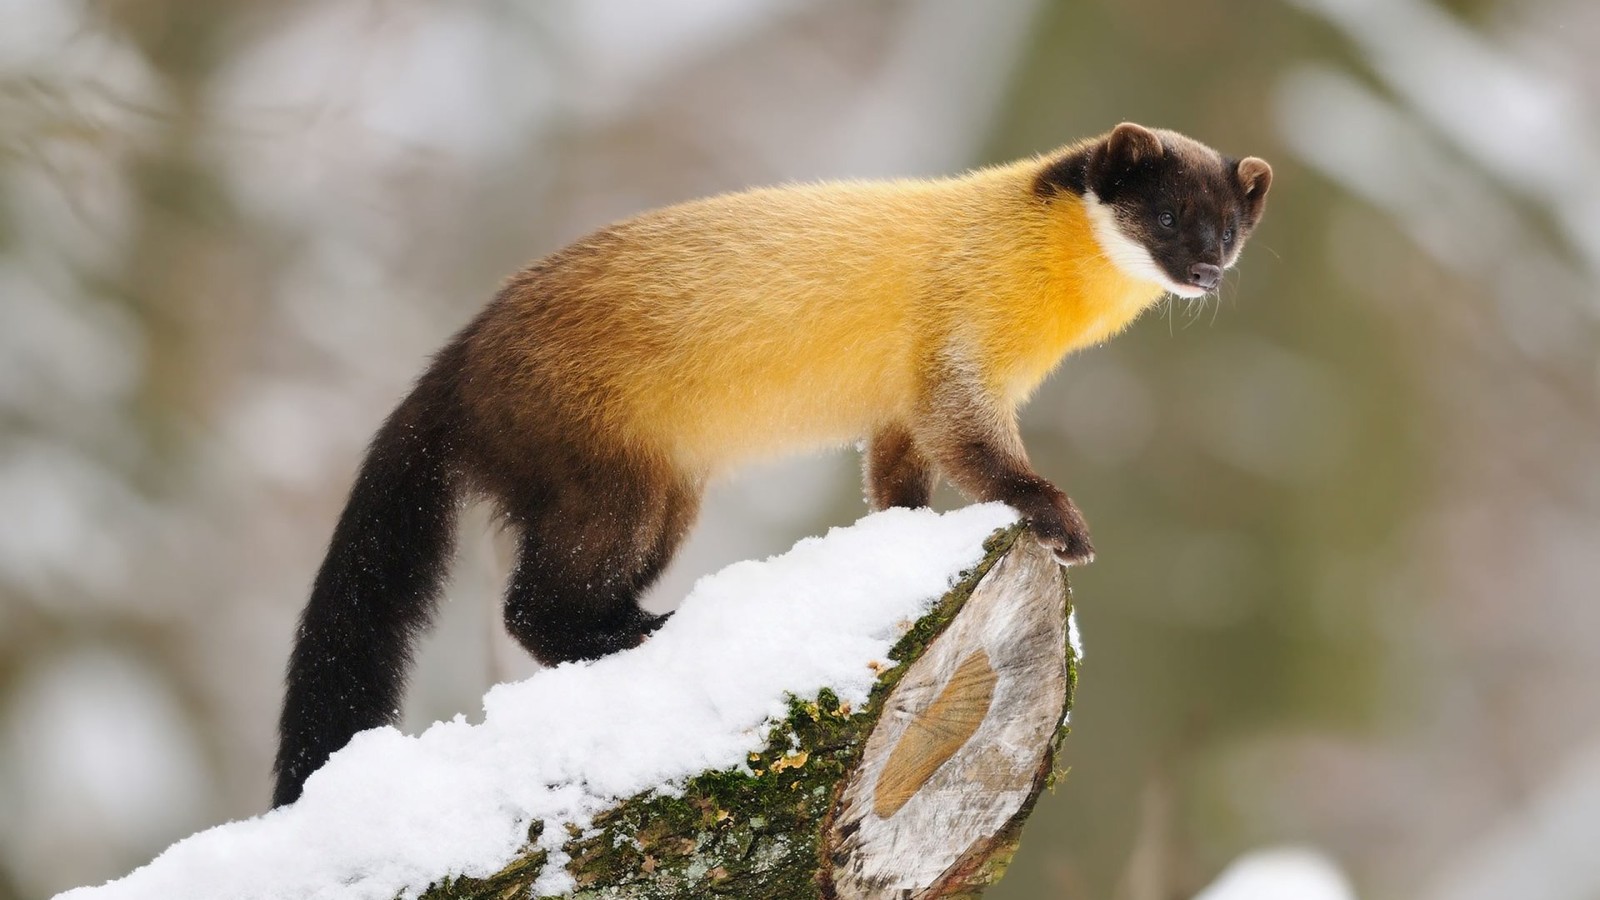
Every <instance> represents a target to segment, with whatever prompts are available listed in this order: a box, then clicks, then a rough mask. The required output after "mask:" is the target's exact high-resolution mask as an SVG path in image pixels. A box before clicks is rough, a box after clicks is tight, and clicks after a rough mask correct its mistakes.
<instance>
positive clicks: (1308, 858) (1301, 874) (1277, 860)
mask: <svg viewBox="0 0 1600 900" xmlns="http://www.w3.org/2000/svg"><path fill="white" fill-rule="evenodd" d="M1194 900H1356V895H1355V891H1353V890H1351V889H1350V882H1349V881H1347V880H1345V877H1344V873H1343V872H1341V871H1340V870H1339V867H1338V866H1337V865H1335V864H1334V862H1333V860H1331V859H1329V858H1328V857H1326V856H1324V855H1323V854H1322V853H1320V852H1318V851H1316V850H1312V849H1308V848H1302V847H1276V848H1273V849H1270V850H1257V851H1255V852H1254V853H1247V854H1245V855H1244V856H1241V857H1239V858H1238V859H1236V860H1234V861H1233V863H1232V865H1229V866H1228V868H1226V869H1224V870H1223V872H1222V875H1221V876H1219V877H1218V878H1217V880H1216V882H1214V883H1213V884H1212V885H1211V886H1210V887H1208V888H1206V889H1205V890H1203V891H1201V892H1200V894H1199V895H1198V896H1196V897H1195V898H1194Z"/></svg>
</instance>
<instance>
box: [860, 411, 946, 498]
mask: <svg viewBox="0 0 1600 900" xmlns="http://www.w3.org/2000/svg"><path fill="white" fill-rule="evenodd" d="M936 477H937V473H936V472H935V471H934V468H933V463H931V462H929V461H928V457H927V456H925V455H923V453H922V451H921V450H919V449H917V445H916V443H915V442H914V441H912V439H911V432H910V431H909V430H907V429H906V428H904V427H902V426H899V425H891V426H889V427H887V428H884V429H882V430H880V431H879V432H878V433H877V434H875V435H873V436H872V445H871V446H870V447H869V448H868V449H867V459H866V481H867V498H868V500H869V501H870V502H871V503H872V508H873V509H889V508H890V507H893V506H905V507H909V508H911V509H917V508H919V507H923V506H927V505H928V499H929V498H930V497H931V496H932V495H933V485H934V481H935V479H936Z"/></svg>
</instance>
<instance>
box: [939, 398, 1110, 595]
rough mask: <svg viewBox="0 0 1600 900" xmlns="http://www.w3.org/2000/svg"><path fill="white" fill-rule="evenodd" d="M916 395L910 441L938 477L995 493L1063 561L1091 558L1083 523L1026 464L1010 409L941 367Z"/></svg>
mask: <svg viewBox="0 0 1600 900" xmlns="http://www.w3.org/2000/svg"><path fill="white" fill-rule="evenodd" d="M933 383H934V384H937V385H938V386H939V387H938V390H937V391H936V392H935V393H933V394H931V395H930V396H928V397H925V398H923V402H922V404H921V407H922V408H921V409H920V410H919V413H920V414H919V416H918V427H917V431H916V435H915V438H916V445H917V446H919V447H921V448H923V449H924V450H926V452H927V454H928V456H929V457H931V458H932V459H933V462H934V464H935V465H937V466H938V467H939V471H940V472H942V473H943V474H944V476H945V478H947V479H949V481H950V483H951V484H953V485H955V487H956V489H957V490H960V491H961V492H962V493H964V494H966V495H967V496H968V497H971V498H973V499H975V500H983V501H989V500H999V501H1001V502H1002V503H1005V504H1007V505H1009V506H1011V507H1012V508H1013V509H1015V510H1016V511H1017V512H1019V513H1021V514H1022V517H1023V519H1024V520H1025V521H1026V522H1027V523H1028V528H1029V530H1031V531H1032V532H1033V533H1034V536H1035V537H1037V538H1038V539H1039V543H1041V544H1043V545H1044V546H1045V547H1048V548H1049V549H1050V550H1051V551H1053V552H1054V553H1055V556H1056V558H1057V559H1058V560H1059V561H1060V562H1061V563H1062V564H1063V565H1076V564H1080V563H1087V562H1092V561H1093V560H1094V546H1093V545H1092V544H1090V543H1089V526H1088V523H1086V522H1085V521H1084V520H1083V514H1082V513H1080V512H1078V508H1077V507H1076V506H1074V505H1073V503H1072V500H1071V499H1069V498H1068V497H1067V495H1066V494H1064V493H1062V492H1061V490H1060V489H1059V488H1057V487H1056V486H1055V485H1053V484H1051V483H1050V482H1049V481H1047V480H1045V479H1044V478H1043V477H1042V476H1040V475H1039V474H1038V473H1036V472H1034V471H1033V467H1032V466H1031V465H1030V464H1029V463H1028V455H1027V452H1026V451H1025V450H1024V449H1023V446H1022V436H1021V435H1020V434H1018V432H1017V421H1016V414H1015V413H1014V412H1013V411H1012V410H1010V409H1007V408H1005V407H1003V406H1002V405H1000V404H999V403H997V402H995V401H994V400H992V399H991V398H990V397H989V396H988V395H987V394H986V393H985V391H984V390H983V388H982V387H981V385H978V384H976V383H973V382H972V381H971V380H970V379H965V378H963V377H962V376H961V374H960V373H959V372H949V373H947V374H946V375H945V376H944V377H942V378H939V379H935V380H934V382H933Z"/></svg>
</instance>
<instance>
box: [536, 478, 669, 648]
mask: <svg viewBox="0 0 1600 900" xmlns="http://www.w3.org/2000/svg"><path fill="white" fill-rule="evenodd" d="M699 504H700V485H698V484H686V483H684V482H682V481H681V480H678V479H673V478H651V477H648V476H642V475H641V474H640V473H638V472H634V471H628V470H625V469H623V468H621V467H619V468H618V469H616V470H614V471H609V472H605V473H603V475H601V476H599V477H595V478H592V479H584V480H582V481H580V482H569V483H566V484H562V485H560V486H559V489H558V490H556V491H553V492H551V493H550V494H547V495H545V496H544V497H541V498H539V499H538V500H536V501H534V502H533V503H531V504H530V506H531V508H528V509H523V510H510V511H509V512H510V518H511V520H512V523H513V524H514V525H515V526H516V527H518V528H519V529H520V530H521V532H522V538H521V546H520V549H519V551H518V554H517V564H516V567H515V569H513V570H512V573H511V583H510V585H509V586H508V588H507V591H506V603H505V622H506V628H507V630H509V631H510V632H511V635H512V637H515V638H516V639H517V641H518V642H519V643H521V644H522V646H523V647H525V648H526V649H527V650H528V652H529V653H532V654H533V655H534V657H535V658H536V659H538V660H539V661H540V662H542V663H544V664H545V665H555V664H557V663H561V662H567V661H569V660H576V659H593V658H596V657H600V656H605V655H607V654H610V653H615V652H616V651H618V650H626V649H628V648H629V647H635V646H638V645H639V643H641V642H642V641H643V640H644V639H645V638H646V637H648V636H649V635H650V633H651V632H653V631H655V630H656V629H657V628H659V627H660V626H661V623H662V622H664V621H666V618H667V617H666V616H657V615H653V614H651V613H649V612H646V611H645V610H643V609H640V608H639V603H638V600H639V597H640V596H641V595H642V594H643V593H644V592H645V591H646V590H647V589H648V588H649V587H650V585H651V584H652V583H654V582H655V580H656V577H657V576H659V575H660V574H661V570H662V569H664V568H665V567H666V565H667V563H668V562H670V561H671V559H672V555H673V553H674V552H675V551H676V550H677V548H678V545H679V544H680V543H681V542H682V540H683V537H684V535H685V534H686V533H687V532H688V530H689V526H690V525H692V524H693V523H694V518H695V515H696V513H697V512H698V510H699Z"/></svg>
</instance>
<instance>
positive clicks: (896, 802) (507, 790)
mask: <svg viewBox="0 0 1600 900" xmlns="http://www.w3.org/2000/svg"><path fill="white" fill-rule="evenodd" d="M1014 523H1015V514H1014V513H1013V512H1012V511H1011V510H1009V509H1007V508H1005V507H1003V506H1000V505H996V504H986V505H979V506H971V507H967V508H965V509H961V510H957V511H955V512H951V513H946V514H942V515H941V514H937V513H933V512H930V511H926V510H921V511H910V510H890V511H886V512H881V513H875V514H873V515H870V516H868V517H866V518H864V519H862V520H861V521H860V522H858V523H857V524H855V525H854V526H851V527H849V528H838V529H834V530H833V531H831V532H829V534H828V535H827V536H826V537H822V538H809V539H806V540H803V541H801V542H800V543H799V544H797V545H796V546H795V547H794V548H793V549H792V550H790V551H789V552H788V553H785V554H783V555H782V556H778V557H774V558H772V559H769V560H766V561H764V562H741V563H736V564H734V565H732V566H729V567H727V568H726V569H724V570H722V571H721V572H719V573H717V574H715V575H712V576H709V577H707V578H704V579H702V580H701V581H700V582H699V583H698V584H697V585H696V586H695V588H694V590H693V591H692V592H691V594H690V595H689V597H688V598H687V599H686V600H685V601H684V602H683V604H682V605H681V607H680V608H679V611H678V613H677V615H675V616H674V617H673V618H672V619H671V621H669V622H668V623H667V625H666V626H665V627H664V628H662V629H661V630H660V631H659V632H657V633H656V635H655V636H654V637H652V638H651V639H650V640H649V641H648V642H647V643H646V644H645V645H643V646H641V647H639V648H637V649H635V650H630V651H627V652H624V653H620V654H617V655H615V656H611V657H608V658H606V659H603V660H599V661H595V662H589V663H579V664H568V665H563V666H559V667H556V668H554V669H550V670H546V671H543V672H540V673H538V674H537V675H535V676H534V677H532V678H529V679H528V680H526V681H523V682H520V683H516V684H505V685H499V686H497V687H495V688H493V689H491V690H490V691H489V693H488V694H487V695H486V696H485V697H484V710H485V719H484V722H483V724H481V725H469V724H467V723H466V722H465V721H464V720H463V719H462V718H460V717H457V719H456V720H454V721H451V722H442V723H438V724H436V725H434V726H433V727H431V728H429V729H428V730H427V731H426V732H424V733H423V734H421V735H420V736H416V737H408V736H406V735H403V734H401V733H400V732H398V731H396V730H395V729H393V728H379V729H374V730H371V731H367V732H363V733H361V734H359V735H357V736H356V738H355V739H354V740H352V741H351V743H350V745H349V746H348V747H346V748H345V749H344V750H342V751H340V752H339V753H336V754H335V755H334V756H333V757H332V759H330V760H329V762H328V764H327V765H326V766H324V767H323V769H322V770H321V771H319V772H317V773H316V774H315V775H313V776H312V777H311V779H310V780H309V781H308V782H307V783H306V788H305V793H304V795H303V796H302V798H301V799H300V801H299V802H297V803H295V804H294V805H293V806H289V807H285V808H282V809H278V810H274V811H272V812H269V813H267V814H265V815H262V816H258V817H256V818H253V819H248V820H244V821H239V822H232V823H228V824H226V825H221V826H218V827H216V828H213V829H210V830H209V831H204V832H201V833H199V834H196V835H194V836H193V837H190V838H188V839H185V840H183V841H180V842H178V843H177V844H174V845H173V846H172V847H171V848H169V849H168V850H167V851H166V852H165V853H163V854H162V855H161V856H159V857H157V858H156V859H155V861H153V862H152V863H150V864H149V865H147V866H145V867H143V868H141V869H139V870H137V871H135V872H133V873H132V874H131V875H128V876H127V877H125V878H123V879H120V880H118V881H113V882H111V883H108V884H106V885H103V886H101V887H97V888H80V889H78V890H75V891H70V892H68V893H66V894H64V895H62V897H63V898H65V900H123V898H162V900H187V898H195V900H200V898H204V900H213V898H218V897H229V898H261V900H269V898H273V900H276V898H308V897H327V898H332V897H338V898H371V900H389V898H393V897H397V896H404V897H415V896H419V895H423V894H424V893H425V894H426V895H427V896H429V897H438V898H444V897H449V898H455V897H490V896H496V897H499V896H530V895H531V896H551V895H563V894H567V893H570V892H572V891H573V890H576V889H580V888H581V889H582V891H583V896H585V897H597V898H598V897H617V898H622V897H639V898H643V897H651V898H655V897H678V896H683V897H695V896H704V895H705V892H706V891H707V890H717V891H718V892H723V893H728V894H729V895H731V896H739V897H747V898H758V897H774V898H784V900H794V898H799V897H807V896H814V897H863V898H864V897H878V896H883V897H889V896H893V897H911V896H915V897H942V896H949V895H952V894H953V892H955V891H956V890H967V891H968V893H964V894H962V896H971V895H972V894H971V893H970V891H971V890H973V889H976V888H978V887H979V886H981V885H982V884H984V883H987V882H988V881H989V880H992V879H993V878H994V877H997V873H998V871H999V870H1000V869H1002V868H1003V865H1004V862H1005V860H1006V859H1008V858H1009V855H1010V852H1011V851H1012V849H1014V847H1015V841H1016V835H1017V832H1018V831H1019V830H1020V826H1021V821H1022V819H1023V818H1025V817H1026V815H1027V813H1028V812H1029V811H1030V810H1031V808H1032V805H1033V801H1034V799H1035V797H1036V796H1037V795H1038V792H1039V790H1040V789H1041V787H1042V786H1043V785H1044V784H1045V783H1046V782H1047V781H1048V780H1049V779H1050V778H1051V777H1052V765H1053V760H1054V749H1055V746H1056V743H1057V741H1058V739H1059V737H1060V735H1061V733H1062V731H1063V722H1062V716H1063V714H1064V712H1065V710H1066V708H1067V706H1068V704H1069V703H1070V699H1071V685H1072V680H1073V677H1074V675H1073V672H1074V670H1073V660H1074V659H1075V654H1074V653H1073V652H1072V651H1070V650H1069V649H1068V646H1067V643H1068V625H1067V616H1068V612H1069V609H1068V605H1067V602H1066V592H1065V580H1064V576H1063V574H1062V571H1061V570H1060V569H1059V568H1058V567H1057V566H1056V565H1055V564H1054V562H1053V561H1052V560H1051V559H1050V557H1049V556H1048V554H1046V553H1045V552H1044V551H1043V550H1042V549H1041V548H1039V547H1038V546H1037V545H1036V544H1035V543H1034V542H1033V541H1032V540H1027V539H1020V540H1019V539H1018V535H1019V533H1020V529H1019V528H1018V527H1016V526H1015V525H1014ZM997 530H999V531H997ZM986 539H987V543H986Z"/></svg>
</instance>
